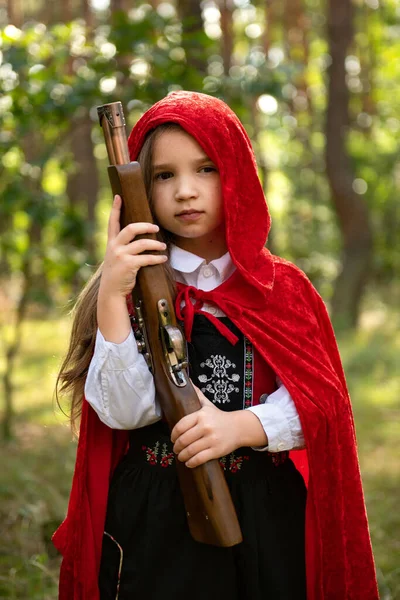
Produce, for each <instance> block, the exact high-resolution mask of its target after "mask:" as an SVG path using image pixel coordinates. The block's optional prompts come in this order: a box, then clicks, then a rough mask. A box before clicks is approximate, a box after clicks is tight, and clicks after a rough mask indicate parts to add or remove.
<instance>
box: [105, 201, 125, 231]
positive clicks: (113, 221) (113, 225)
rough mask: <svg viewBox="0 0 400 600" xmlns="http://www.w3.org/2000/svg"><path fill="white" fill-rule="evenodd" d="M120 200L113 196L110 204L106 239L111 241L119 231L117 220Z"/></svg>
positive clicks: (119, 211) (119, 212)
mask: <svg viewBox="0 0 400 600" xmlns="http://www.w3.org/2000/svg"><path fill="white" fill-rule="evenodd" d="M121 206H122V200H121V196H118V194H117V195H115V196H114V201H113V203H112V207H111V212H110V216H109V219H108V239H109V240H113V239H114V238H116V237H117V235H118V234H119V231H120V224H119V219H120V216H121Z"/></svg>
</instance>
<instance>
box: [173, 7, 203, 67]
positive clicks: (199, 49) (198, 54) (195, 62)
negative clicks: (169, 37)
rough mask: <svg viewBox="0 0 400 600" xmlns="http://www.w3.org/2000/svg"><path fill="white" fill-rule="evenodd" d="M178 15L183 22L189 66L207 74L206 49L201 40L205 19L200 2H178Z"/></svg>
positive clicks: (183, 39) (183, 35)
mask: <svg viewBox="0 0 400 600" xmlns="http://www.w3.org/2000/svg"><path fill="white" fill-rule="evenodd" d="M177 8H178V14H179V16H180V18H181V21H182V47H183V49H184V50H185V53H186V62H187V64H188V65H189V64H190V65H191V66H192V67H195V68H196V69H197V71H198V72H199V73H200V74H205V73H206V72H207V61H206V59H205V53H204V47H203V44H202V43H200V41H199V38H200V36H201V35H202V33H203V17H202V14H201V6H200V2H198V0H178V2H177Z"/></svg>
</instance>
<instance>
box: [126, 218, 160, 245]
mask: <svg viewBox="0 0 400 600" xmlns="http://www.w3.org/2000/svg"><path fill="white" fill-rule="evenodd" d="M159 229H160V228H159V227H158V225H155V224H154V223H130V224H129V225H127V226H126V227H124V228H123V229H122V230H121V231H120V232H119V234H118V240H117V241H118V243H120V244H123V245H127V244H129V243H130V242H132V241H133V240H134V239H135V237H136V236H137V235H145V234H146V233H153V234H155V233H157V231H159Z"/></svg>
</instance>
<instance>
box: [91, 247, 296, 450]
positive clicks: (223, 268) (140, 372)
mask: <svg viewBox="0 0 400 600" xmlns="http://www.w3.org/2000/svg"><path fill="white" fill-rule="evenodd" d="M170 264H171V266H172V268H173V269H174V271H175V276H176V280H177V281H179V282H181V283H186V284H187V285H191V286H194V287H196V288H198V289H201V290H205V291H210V290H213V289H214V288H216V287H218V286H219V285H220V284H221V283H223V282H224V281H225V280H226V279H228V277H230V276H231V275H232V273H233V272H234V270H235V268H236V267H235V265H234V264H233V262H232V259H231V256H230V254H229V252H228V253H226V254H225V255H224V256H222V257H221V258H218V259H216V260H213V261H211V262H210V263H208V264H207V263H206V261H205V260H204V259H203V258H201V257H199V256H196V255H195V254H192V253H190V252H187V251H186V250H182V249H181V248H178V247H177V246H172V247H171V253H170ZM202 310H204V311H205V312H210V313H212V314H213V315H215V316H216V317H221V316H224V313H223V312H222V311H221V310H220V309H219V308H217V307H216V306H211V305H207V304H204V306H203V308H202ZM277 384H278V386H279V387H278V389H277V390H276V391H275V392H273V393H272V394H270V395H268V396H266V395H264V394H263V397H262V400H263V403H261V404H258V405H256V406H251V407H249V408H247V409H245V410H251V411H252V412H253V413H254V414H255V415H256V416H257V417H258V418H259V420H260V422H261V424H262V426H263V428H264V430H265V433H266V435H267V437H268V446H266V447H264V448H256V449H257V450H268V451H269V452H282V451H283V450H292V449H300V448H304V436H303V431H302V428H301V423H300V419H299V415H298V413H297V410H296V406H295V404H294V402H293V400H292V398H291V396H290V394H289V392H288V390H287V389H286V388H285V386H284V385H283V384H282V383H281V381H280V380H279V379H277ZM85 396H86V399H87V401H88V402H89V403H90V404H91V406H92V407H93V409H94V410H95V411H96V413H97V414H98V416H99V418H100V420H101V421H103V423H105V424H106V425H108V426H109V427H111V428H113V429H136V428H138V427H144V426H146V425H151V424H152V423H155V422H156V421H159V420H160V419H161V408H160V406H159V404H158V402H157V401H156V398H155V387H154V380H153V376H152V374H151V373H150V371H149V369H148V367H147V364H146V362H145V360H144V357H143V356H142V354H140V353H139V352H138V349H137V345H136V340H135V338H134V335H133V332H132V331H131V332H130V333H129V335H128V337H127V339H126V340H125V341H124V342H122V343H121V344H114V343H113V342H108V341H106V340H105V339H104V337H103V335H102V334H101V332H100V330H98V331H97V336H96V344H95V350H94V354H93V358H92V360H91V363H90V366H89V371H88V375H87V379H86V385H85Z"/></svg>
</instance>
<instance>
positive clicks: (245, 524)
mask: <svg viewBox="0 0 400 600" xmlns="http://www.w3.org/2000/svg"><path fill="white" fill-rule="evenodd" d="M175 460H176V459H175V457H174V455H173V452H172V444H171V442H170V438H169V432H168V429H167V426H166V425H165V423H163V422H160V423H156V424H154V425H151V426H149V427H144V428H142V429H138V430H136V431H134V432H132V433H131V438H130V450H129V452H128V454H127V455H126V456H125V457H124V459H123V460H122V461H121V463H120V464H119V465H118V467H117V469H116V471H115V473H114V476H113V479H112V482H111V486H110V492H109V499H108V509H107V518H106V525H105V533H104V538H103V550H102V559H101V567H100V576H99V585H100V598H101V600H115V599H116V598H118V599H119V600H134V599H138V600H139V599H140V600H145V599H150V600H153V599H154V600H156V599H158V598H163V599H164V600H165V599H167V600H169V599H171V600H172V599H174V600H187V599H188V598H190V600H200V599H201V600H204V598H206V600H222V599H223V598H229V599H230V600H267V599H271V600H305V598H306V584H305V558H304V554H305V553H304V522H305V502H306V489H305V485H304V481H303V478H302V476H301V475H300V473H299V472H298V471H297V470H296V468H295V466H294V464H293V463H292V461H291V460H290V459H289V458H288V453H286V452H284V453H280V454H270V453H268V452H256V451H254V450H252V449H250V448H240V449H238V450H236V451H235V452H233V453H232V454H231V455H229V456H227V457H223V458H222V459H221V460H220V462H221V466H222V468H223V469H224V472H225V476H226V479H227V482H228V486H229V488H230V491H231V494H232V498H233V501H234V504H235V507H236V510H237V514H238V518H239V521H240V525H241V528H242V533H243V538H244V540H243V542H242V543H241V544H239V545H237V546H234V547H233V548H218V547H214V546H209V545H205V544H200V543H197V542H195V541H194V540H193V539H192V537H191V536H190V533H189V529H188V525H187V522H186V515H185V509H184V504H183V499H182V495H181V492H180V489H179V484H178V480H177V475H176V468H175Z"/></svg>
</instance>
